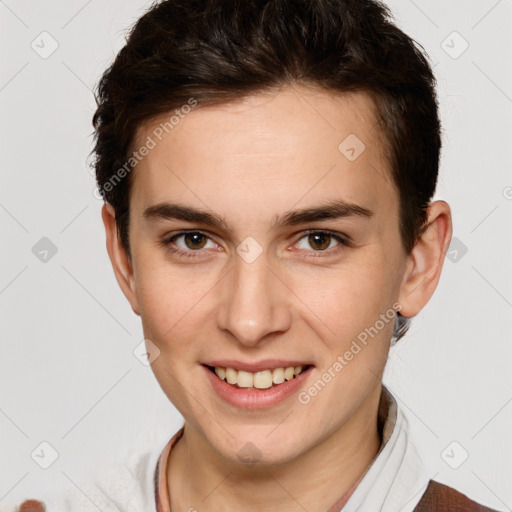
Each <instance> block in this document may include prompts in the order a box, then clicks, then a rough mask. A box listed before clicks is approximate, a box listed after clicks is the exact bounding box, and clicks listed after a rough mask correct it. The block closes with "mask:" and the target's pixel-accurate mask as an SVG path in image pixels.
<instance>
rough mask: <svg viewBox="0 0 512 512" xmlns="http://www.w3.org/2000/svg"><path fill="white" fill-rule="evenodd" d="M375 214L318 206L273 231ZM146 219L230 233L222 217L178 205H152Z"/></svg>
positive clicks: (283, 219)
mask: <svg viewBox="0 0 512 512" xmlns="http://www.w3.org/2000/svg"><path fill="white" fill-rule="evenodd" d="M372 215H373V212H372V211H371V210H369V209H368V208H365V207H363V206H361V205H358V204H355V203H349V202H346V201H343V200H335V201H329V202H327V203H326V204H323V205H319V206H316V207H311V208H304V209H300V210H293V211H289V212H286V213H284V214H283V215H278V216H276V217H274V218H273V219H272V221H271V226H272V228H278V227H285V226H296V225H298V224H306V223H310V222H318V221H322V220H328V219H340V218H346V217H352V218H353V217H361V218H370V217H371V216H372ZM143 217H144V218H146V219H155V220H159V219H160V220H171V219H177V220H183V221H187V222H197V223H200V224H205V225H207V226H210V227H214V228H223V229H226V230H229V224H228V223H227V222H226V220H225V219H224V218H223V217H222V216H220V215H217V214H215V213H210V212H208V211H205V210H199V209H197V208H194V207H191V206H183V205H180V204H175V203H160V204H156V205H154V206H149V207H148V208H146V209H145V210H144V213H143Z"/></svg>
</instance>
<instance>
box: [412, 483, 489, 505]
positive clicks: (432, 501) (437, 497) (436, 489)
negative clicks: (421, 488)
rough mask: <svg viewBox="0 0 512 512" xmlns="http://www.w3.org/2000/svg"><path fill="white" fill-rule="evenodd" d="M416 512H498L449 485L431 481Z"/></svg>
mask: <svg viewBox="0 0 512 512" xmlns="http://www.w3.org/2000/svg"><path fill="white" fill-rule="evenodd" d="M414 512H497V511H496V510H493V509H491V508H487V507H484V506H483V505H480V504H479V503H476V502H474V501H472V500H470V499H469V498H468V497H467V496H465V495H464V494H461V493H460V492H459V491H456V490H455V489H453V488H451V487H448V486H447V485H444V484H441V483H439V482H435V481H434V480H430V482H429V483H428V487H427V490H426V491H425V493H424V494H423V496H422V497H421V500H420V501H419V503H418V505H417V506H416V508H415V509H414Z"/></svg>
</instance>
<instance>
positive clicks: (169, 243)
mask: <svg viewBox="0 0 512 512" xmlns="http://www.w3.org/2000/svg"><path fill="white" fill-rule="evenodd" d="M194 233H197V234H201V235H203V236H205V237H206V238H208V239H209V240H212V239H211V238H210V237H209V236H208V235H207V234H206V233H203V232H202V231H198V230H194V231H180V232H179V233H176V234H175V235H172V236H171V237H169V238H165V239H163V240H162V241H161V245H162V246H163V247H167V248H169V249H170V250H171V251H172V252H174V253H175V254H177V255H178V256H180V257H181V256H183V257H185V258H197V257H198V254H195V253H201V252H203V251H202V250H201V249H198V250H192V249H191V250H189V251H185V250H183V249H180V248H179V247H176V246H175V245H173V242H174V241H175V240H176V239H177V238H179V237H181V236H185V235H189V234H194ZM314 234H324V235H329V236H331V237H332V238H334V239H335V240H336V241H337V242H339V244H340V246H343V247H351V246H352V244H351V240H350V238H349V237H347V236H343V235H340V234H339V233H335V232H333V231H329V230H325V229H324V230H321V229H312V230H309V231H305V232H304V233H303V234H302V235H301V236H300V238H299V239H298V240H297V242H295V243H298V242H299V241H300V240H302V239H303V238H306V237H308V236H310V235H314ZM299 250H300V249H299ZM338 250H339V246H338V247H337V248H333V249H324V250H318V251H315V250H311V253H317V254H311V253H310V254H308V255H306V257H307V258H318V257H323V254H325V253H328V254H329V255H331V254H332V253H333V252H338ZM322 253H323V254H322Z"/></svg>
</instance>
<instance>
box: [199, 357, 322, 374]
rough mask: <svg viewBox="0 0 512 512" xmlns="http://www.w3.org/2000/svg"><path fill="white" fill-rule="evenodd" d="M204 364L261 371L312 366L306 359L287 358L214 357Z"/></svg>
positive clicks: (252, 371) (247, 370)
mask: <svg viewBox="0 0 512 512" xmlns="http://www.w3.org/2000/svg"><path fill="white" fill-rule="evenodd" d="M203 364H204V365H206V366H212V367H214V368H215V367H216V366H220V367H221V368H233V369H234V370H243V371H246V372H251V373H254V372H261V371H263V370H274V369H276V368H288V367H289V366H293V367H295V366H312V364H311V363H309V362H306V361H298V360H292V361H290V360H288V361H285V360H284V359H264V360H262V361H252V362H248V361H247V362H244V361H235V360H232V359H216V360H214V361H206V362H205V363H203Z"/></svg>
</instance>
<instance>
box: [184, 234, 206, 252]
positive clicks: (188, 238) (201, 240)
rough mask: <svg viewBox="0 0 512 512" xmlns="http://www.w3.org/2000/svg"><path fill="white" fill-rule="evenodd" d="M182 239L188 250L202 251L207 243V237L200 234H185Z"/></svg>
mask: <svg viewBox="0 0 512 512" xmlns="http://www.w3.org/2000/svg"><path fill="white" fill-rule="evenodd" d="M183 238H184V241H185V245H186V246H187V247H188V248H189V249H202V248H203V247H204V246H205V245H206V242H207V241H208V237H206V236H205V235H203V234H202V233H185V234H184V235H183Z"/></svg>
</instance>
